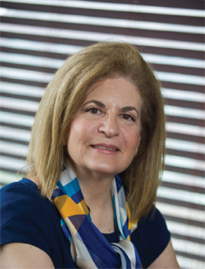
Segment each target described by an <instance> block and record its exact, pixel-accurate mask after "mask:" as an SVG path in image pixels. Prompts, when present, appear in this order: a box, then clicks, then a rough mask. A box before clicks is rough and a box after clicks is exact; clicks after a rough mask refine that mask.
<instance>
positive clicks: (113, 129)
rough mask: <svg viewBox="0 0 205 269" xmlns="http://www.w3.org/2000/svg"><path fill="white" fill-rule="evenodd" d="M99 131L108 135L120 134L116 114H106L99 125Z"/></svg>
mask: <svg viewBox="0 0 205 269" xmlns="http://www.w3.org/2000/svg"><path fill="white" fill-rule="evenodd" d="M99 132H100V133H104V134H105V135H106V136H107V137H109V138H111V137H113V136H117V135H119V125H118V121H117V118H116V117H115V116H114V115H106V117H105V118H104V119H103V120H102V122H101V123H100V127H99Z"/></svg>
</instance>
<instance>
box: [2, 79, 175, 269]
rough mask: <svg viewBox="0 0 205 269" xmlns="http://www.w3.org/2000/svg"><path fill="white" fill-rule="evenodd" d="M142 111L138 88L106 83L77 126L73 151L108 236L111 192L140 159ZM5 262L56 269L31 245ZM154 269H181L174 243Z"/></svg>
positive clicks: (5, 249)
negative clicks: (119, 176)
mask: <svg viewBox="0 0 205 269" xmlns="http://www.w3.org/2000/svg"><path fill="white" fill-rule="evenodd" d="M141 106H142V99H141V97H140V94H139V91H138V89H136V88H135V86H134V85H133V84H132V83H130V82H129V81H127V80H126V79H124V78H115V79H106V80H103V81H101V82H100V83H98V84H95V85H94V86H93V87H92V88H91V89H90V91H89V94H88V95H87V97H86V99H85V101H84V103H83V104H82V107H81V108H80V109H79V111H78V113H77V114H76V116H75V118H74V119H73V121H72V123H71V128H70V133H69V137H68V138H67V142H66V144H67V149H68V152H69V155H70V157H71V162H72V165H73V167H74V170H75V172H76V174H77V177H78V180H79V184H80V186H81V190H82V192H83V195H84V198H85V200H86V203H87V204H88V206H89V208H90V212H91V218H92V221H93V223H94V224H95V225H96V226H97V227H98V229H99V230H100V231H101V232H102V233H111V232H113V231H114V230H115V225H114V212H113V205H112V200H111V195H110V187H111V183H112V180H113V178H114V176H115V175H116V174H117V173H120V172H122V171H123V170H125V169H126V168H127V167H128V166H129V164H130V163H131V161H132V159H133V158H134V156H135V155H136V153H137V150H138V146H139V144H140V139H141V137H140V127H141V122H140V116H141ZM0 256H1V259H2V264H1V268H54V266H53V263H52V261H51V259H50V257H49V256H48V255H47V254H46V253H45V252H44V251H42V250H41V249H39V248H36V247H34V246H31V245H29V244H22V243H10V244H5V245H3V246H2V248H1V251H0ZM11 257H12V259H11ZM149 268H179V266H178V264H177V261H176V258H175V253H174V250H173V248H172V245H171V242H170V243H169V244H168V246H167V248H166V249H165V250H164V251H163V253H162V254H161V255H160V256H159V257H158V258H157V259H156V260H155V261H154V262H153V263H152V264H151V265H150V267H149Z"/></svg>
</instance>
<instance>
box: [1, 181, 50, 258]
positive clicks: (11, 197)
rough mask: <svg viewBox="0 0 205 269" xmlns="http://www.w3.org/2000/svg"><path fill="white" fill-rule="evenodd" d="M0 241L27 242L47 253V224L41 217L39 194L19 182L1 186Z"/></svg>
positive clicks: (4, 242) (3, 242)
mask: <svg viewBox="0 0 205 269" xmlns="http://www.w3.org/2000/svg"><path fill="white" fill-rule="evenodd" d="M0 195H1V238H0V244H1V245H3V244H6V243H14V242H20V243H27V244H31V245H34V246H36V247H38V248H40V249H42V250H43V251H45V252H46V253H47V254H48V255H49V247H48V246H49V243H48V241H49V237H48V235H47V229H46V227H47V224H46V223H45V217H44V216H43V215H44V213H43V210H42V206H41V202H40V199H39V197H40V195H38V192H37V191H35V190H33V189H32V188H30V187H28V186H26V185H24V184H21V183H19V182H16V183H12V184H10V185H8V186H5V187H3V188H2V189H1V194H0Z"/></svg>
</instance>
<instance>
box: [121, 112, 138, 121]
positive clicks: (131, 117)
mask: <svg viewBox="0 0 205 269" xmlns="http://www.w3.org/2000/svg"><path fill="white" fill-rule="evenodd" d="M121 117H122V118H123V119H124V120H127V121H134V122H135V119H134V117H133V116H131V115H129V114H122V115H121Z"/></svg>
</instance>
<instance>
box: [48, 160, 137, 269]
mask: <svg viewBox="0 0 205 269" xmlns="http://www.w3.org/2000/svg"><path fill="white" fill-rule="evenodd" d="M111 194H112V200H113V207H114V215H115V225H116V230H117V231H118V241H119V242H118V243H112V244H110V243H109V242H108V241H107V240H106V238H105V237H104V236H103V234H102V233H101V232H100V231H99V230H98V228H97V227H96V226H95V225H94V224H93V223H92V221H91V218H90V214H89V209H88V207H87V205H86V203H85V200H84V198H83V195H82V192H81V189H80V186H79V183H78V179H77V177H76V175H75V173H74V171H73V169H72V168H71V166H70V165H68V166H67V167H64V170H63V171H62V172H61V175H60V179H59V181H58V183H57V187H56V189H55V190H54V193H53V196H52V200H53V203H54V204H55V206H56V207H57V209H58V211H59V212H60V214H61V217H62V219H61V227H62V229H63V232H64V234H65V236H66V238H67V239H68V240H69V241H70V246H71V248H70V251H71V256H72V259H73V261H74V262H75V263H76V265H77V266H78V267H79V268H89V269H90V268H106V269H107V268H123V269H125V268H137V269H138V268H141V263H140V258H139V255H138V252H137V250H136V248H135V246H134V245H133V244H132V242H131V241H130V235H131V233H132V231H133V230H134V229H136V227H137V222H136V221H135V222H131V221H130V210H129V206H128V202H127V201H126V196H125V191H124V188H123V186H122V183H121V180H120V178H119V176H116V177H115V179H113V182H112V187H111Z"/></svg>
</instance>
